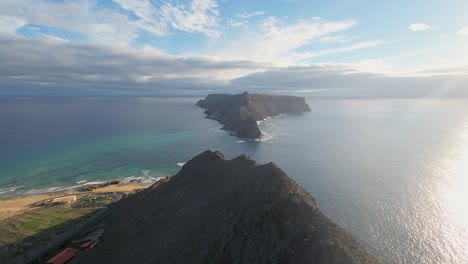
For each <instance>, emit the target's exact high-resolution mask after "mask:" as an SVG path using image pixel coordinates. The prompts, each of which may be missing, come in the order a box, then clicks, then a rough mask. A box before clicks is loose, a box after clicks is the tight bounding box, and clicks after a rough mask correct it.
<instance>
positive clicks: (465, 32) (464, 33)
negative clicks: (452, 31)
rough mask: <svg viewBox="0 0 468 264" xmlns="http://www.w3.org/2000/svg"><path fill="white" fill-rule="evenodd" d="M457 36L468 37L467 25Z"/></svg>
mask: <svg viewBox="0 0 468 264" xmlns="http://www.w3.org/2000/svg"><path fill="white" fill-rule="evenodd" d="M457 34H458V35H460V36H465V37H468V25H466V26H465V27H464V28H462V29H460V30H459V31H458V32H457Z"/></svg>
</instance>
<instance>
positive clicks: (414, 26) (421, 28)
mask: <svg viewBox="0 0 468 264" xmlns="http://www.w3.org/2000/svg"><path fill="white" fill-rule="evenodd" d="M408 28H409V29H410V30H412V31H425V30H436V29H437V28H436V27H431V26H428V25H426V24H423V23H416V24H411V25H409V27H408Z"/></svg>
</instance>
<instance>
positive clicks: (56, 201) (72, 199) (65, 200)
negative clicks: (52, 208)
mask: <svg viewBox="0 0 468 264" xmlns="http://www.w3.org/2000/svg"><path fill="white" fill-rule="evenodd" d="M74 202H76V195H70V196H63V197H57V198H54V199H52V204H63V203H66V204H70V203H74Z"/></svg>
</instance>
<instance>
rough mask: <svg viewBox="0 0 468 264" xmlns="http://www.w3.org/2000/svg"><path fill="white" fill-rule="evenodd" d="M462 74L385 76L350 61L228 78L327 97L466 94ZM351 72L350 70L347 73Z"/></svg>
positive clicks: (240, 83)
mask: <svg viewBox="0 0 468 264" xmlns="http://www.w3.org/2000/svg"><path fill="white" fill-rule="evenodd" d="M463 71H464V74H459V75H444V74H443V73H444V72H445V70H444V69H441V70H440V71H439V72H438V73H439V74H438V75H430V76H425V77H421V76H387V75H383V74H375V73H363V72H357V71H356V70H355V69H354V68H353V66H352V65H345V64H320V65H311V66H304V67H286V68H277V69H270V70H267V71H265V72H259V73H253V74H250V75H247V76H244V77H239V78H236V79H234V80H232V85H233V86H234V87H237V88H239V89H240V88H243V89H245V90H255V91H258V92H262V91H281V92H284V93H292V92H301V93H302V94H304V93H308V92H313V96H314V97H328V98H337V97H339V98H468V90H467V89H466V85H465V84H466V83H467V82H468V75H467V73H468V68H465V69H463ZM351 72H354V73H351Z"/></svg>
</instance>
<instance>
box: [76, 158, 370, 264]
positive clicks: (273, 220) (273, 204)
mask: <svg viewBox="0 0 468 264" xmlns="http://www.w3.org/2000/svg"><path fill="white" fill-rule="evenodd" d="M106 221H107V225H106V228H105V229H106V232H105V237H104V240H103V242H102V244H100V245H99V246H98V247H97V248H96V249H95V250H94V251H92V252H90V253H89V254H87V255H86V256H84V257H83V258H82V259H80V263H378V262H379V261H378V260H377V259H376V258H375V257H374V256H372V255H370V254H368V253H367V252H366V251H365V249H364V248H363V247H362V246H360V245H359V244H358V243H357V242H356V241H355V240H354V239H353V238H352V237H351V236H350V235H349V234H347V233H346V232H345V231H344V230H343V229H342V228H340V227H339V226H337V225H336V224H334V223H333V222H332V221H331V220H330V219H329V218H327V217H326V216H325V215H324V214H323V213H322V212H321V211H320V209H319V208H318V207H317V205H316V203H315V201H314V199H313V198H312V197H311V196H310V195H309V194H308V193H307V192H305V191H304V190H303V189H302V188H301V187H299V186H298V185H297V184H296V183H295V182H294V181H293V180H292V179H290V178H289V177H288V176H287V175H286V174H285V173H284V172H283V171H282V170H281V169H279V168H278V167H277V166H276V165H275V164H273V163H268V164H264V165H260V164H257V163H256V162H255V161H253V160H251V159H250V158H249V157H247V156H245V155H242V156H239V157H237V158H235V159H232V160H226V159H225V158H224V156H223V154H221V153H220V152H213V151H205V152H203V153H202V154H200V155H198V156H196V157H195V158H193V159H192V160H190V161H189V162H187V163H186V164H185V165H184V166H183V168H182V170H181V171H180V172H179V173H178V174H177V175H175V176H173V177H172V178H170V179H169V180H167V181H166V182H163V183H161V182H160V183H157V184H155V185H154V186H153V187H151V188H149V189H146V190H144V191H141V192H139V193H137V194H135V195H133V196H131V197H129V198H127V199H126V200H124V201H122V202H121V203H120V205H118V208H117V209H116V211H115V212H114V213H113V214H111V215H110V216H109V217H108V220H106Z"/></svg>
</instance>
